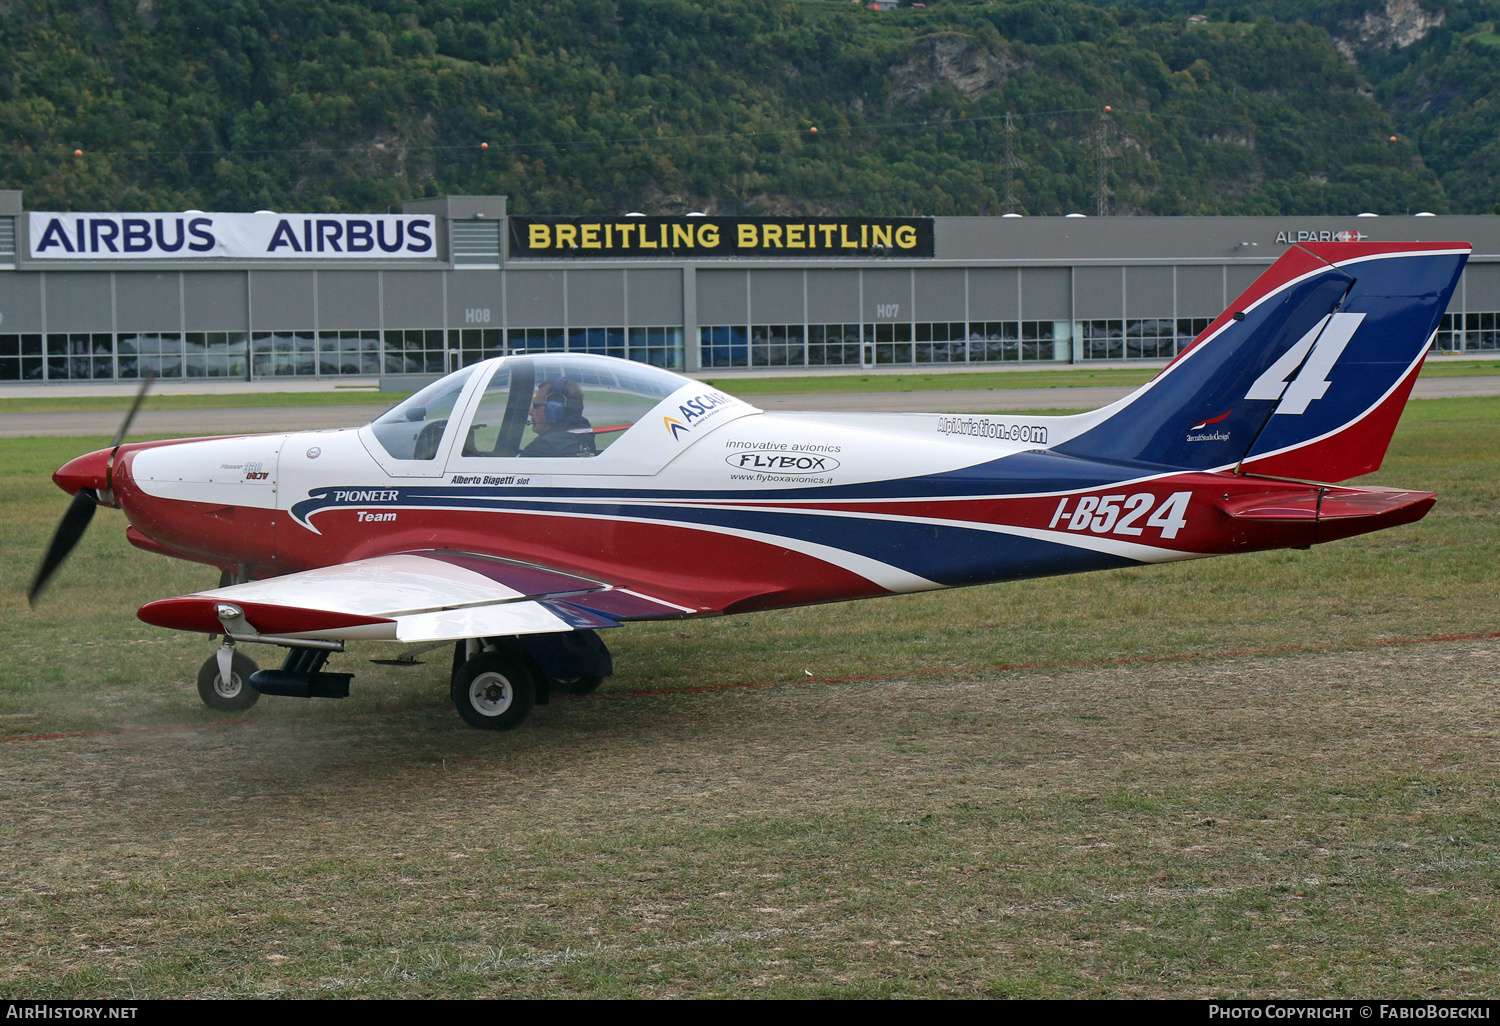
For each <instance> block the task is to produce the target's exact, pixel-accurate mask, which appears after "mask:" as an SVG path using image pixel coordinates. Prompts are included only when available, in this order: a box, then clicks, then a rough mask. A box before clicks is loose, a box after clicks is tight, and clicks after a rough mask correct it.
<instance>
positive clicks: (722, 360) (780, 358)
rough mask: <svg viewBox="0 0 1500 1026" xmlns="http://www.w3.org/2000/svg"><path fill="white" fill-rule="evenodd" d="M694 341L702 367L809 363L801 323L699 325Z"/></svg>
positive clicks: (778, 365) (801, 364) (781, 365)
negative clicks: (703, 326) (696, 344)
mask: <svg viewBox="0 0 1500 1026" xmlns="http://www.w3.org/2000/svg"><path fill="white" fill-rule="evenodd" d="M856 330H857V326H856ZM698 342H699V350H698V351H699V358H700V359H701V360H702V361H703V366H704V367H802V366H805V365H806V364H807V363H808V362H809V361H808V348H807V329H806V327H805V326H804V325H801V324H751V325H746V326H741V325H737V324H736V325H724V326H719V327H706V328H699V329H698ZM814 362H816V361H814ZM855 362H858V361H855Z"/></svg>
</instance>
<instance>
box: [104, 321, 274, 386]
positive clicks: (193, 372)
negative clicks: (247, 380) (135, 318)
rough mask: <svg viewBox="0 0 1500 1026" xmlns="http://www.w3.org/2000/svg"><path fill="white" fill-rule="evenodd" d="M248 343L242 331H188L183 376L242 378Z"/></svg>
mask: <svg viewBox="0 0 1500 1026" xmlns="http://www.w3.org/2000/svg"><path fill="white" fill-rule="evenodd" d="M248 342H249V336H248V335H246V334H245V333H244V332H243V331H190V332H188V333H187V334H186V335H184V336H183V350H184V353H185V357H184V361H183V365H184V369H185V370H186V372H187V377H190V378H240V379H244V377H245V372H246V370H247V369H248V368H247V367H246V364H247V363H248V362H249V347H248ZM123 351H124V343H123V342H122V343H121V352H122V353H123Z"/></svg>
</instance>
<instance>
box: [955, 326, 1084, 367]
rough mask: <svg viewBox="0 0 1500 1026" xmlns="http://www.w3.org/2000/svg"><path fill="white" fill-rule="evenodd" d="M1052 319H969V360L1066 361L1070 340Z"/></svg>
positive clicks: (971, 361)
mask: <svg viewBox="0 0 1500 1026" xmlns="http://www.w3.org/2000/svg"><path fill="white" fill-rule="evenodd" d="M1056 336H1057V331H1056V322H1053V321H970V322H969V341H968V346H967V347H966V348H967V353H968V359H969V362H970V363H976V362H989V363H993V362H997V361H999V362H1004V361H1007V360H1053V359H1057V360H1066V359H1067V358H1068V355H1069V352H1068V343H1067V342H1066V340H1065V339H1058V338H1057V337H1056Z"/></svg>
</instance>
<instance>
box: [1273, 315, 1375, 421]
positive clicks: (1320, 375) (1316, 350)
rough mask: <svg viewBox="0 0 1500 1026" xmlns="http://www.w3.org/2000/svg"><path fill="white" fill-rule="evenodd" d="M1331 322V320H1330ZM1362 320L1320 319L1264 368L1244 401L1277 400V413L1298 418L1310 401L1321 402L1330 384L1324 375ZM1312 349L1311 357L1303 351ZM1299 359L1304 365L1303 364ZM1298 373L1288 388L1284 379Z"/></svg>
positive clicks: (1344, 317) (1351, 317)
mask: <svg viewBox="0 0 1500 1026" xmlns="http://www.w3.org/2000/svg"><path fill="white" fill-rule="evenodd" d="M1330 318H1331V319H1330ZM1364 319H1365V315H1364V314H1362V313H1336V314H1332V315H1330V317H1324V318H1323V319H1322V320H1320V321H1319V322H1318V323H1317V324H1314V325H1313V326H1312V328H1311V329H1309V330H1308V332H1307V334H1306V335H1303V336H1302V337H1301V338H1300V339H1298V340H1297V344H1296V345H1294V346H1292V348H1290V349H1288V350H1287V351H1286V352H1285V353H1283V354H1282V356H1281V359H1279V360H1277V361H1276V362H1275V363H1273V364H1271V366H1270V367H1268V368H1266V372H1265V373H1264V374H1262V375H1261V376H1260V377H1258V378H1256V379H1255V384H1253V385H1251V386H1250V391H1248V392H1246V393H1245V398H1246V399H1280V400H1281V403H1280V405H1278V406H1277V407H1276V412H1277V413H1291V414H1301V413H1306V412H1307V406H1308V404H1309V403H1311V402H1312V401H1313V400H1314V399H1321V398H1323V395H1324V394H1325V393H1326V392H1327V391H1328V386H1329V385H1330V384H1332V382H1330V381H1329V380H1328V372H1329V371H1331V370H1332V369H1333V365H1334V364H1335V363H1337V362H1338V359H1339V357H1340V356H1342V355H1343V353H1344V347H1345V346H1347V345H1348V344H1349V340H1350V339H1351V338H1353V337H1354V332H1355V331H1357V330H1358V329H1359V324H1360V322H1361V321H1363V320H1364ZM1309 349H1312V355H1311V356H1308V353H1307V351H1308V350H1309ZM1303 357H1306V358H1307V362H1306V363H1303ZM1299 366H1300V367H1301V368H1302V371H1301V373H1299V374H1298V375H1297V377H1296V378H1295V379H1293V380H1292V381H1291V382H1290V384H1288V381H1287V379H1288V378H1290V377H1291V376H1292V373H1293V372H1294V371H1296V370H1297V368H1298V367H1299Z"/></svg>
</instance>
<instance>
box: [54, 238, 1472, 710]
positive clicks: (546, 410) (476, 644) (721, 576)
mask: <svg viewBox="0 0 1500 1026" xmlns="http://www.w3.org/2000/svg"><path fill="white" fill-rule="evenodd" d="M1468 253H1469V246H1468V245H1467V244H1463V243H1328V244H1311V245H1308V246H1306V247H1297V248H1294V249H1291V250H1288V251H1287V253H1286V254H1285V255H1284V256H1282V257H1281V259H1280V260H1278V261H1277V262H1276V263H1275V265H1274V266H1272V267H1271V268H1270V269H1269V270H1267V271H1266V273H1265V274H1263V275H1262V276H1261V277H1260V278H1259V279H1258V280H1257V281H1256V282H1255V284H1254V285H1252V286H1251V287H1250V288H1249V289H1248V290H1247V291H1246V292H1245V293H1244V295H1242V296H1240V297H1239V299H1238V300H1236V302H1235V303H1234V305H1233V306H1232V307H1231V308H1230V309H1229V310H1226V311H1225V312H1224V313H1223V314H1221V315H1220V316H1219V317H1218V318H1217V319H1216V320H1215V321H1214V322H1213V323H1212V324H1211V325H1210V326H1209V327H1208V329H1207V330H1205V331H1204V332H1203V334H1202V335H1200V336H1199V337H1198V338H1197V339H1196V340H1195V341H1194V343H1193V345H1192V346H1191V347H1190V348H1188V349H1187V350H1186V351H1184V353H1183V354H1182V355H1180V356H1179V357H1178V358H1177V359H1176V360H1175V361H1174V362H1173V363H1172V364H1171V365H1169V366H1168V367H1167V368H1166V369H1165V370H1163V371H1162V372H1161V373H1160V374H1159V375H1157V376H1156V378H1154V379H1153V380H1152V381H1151V382H1149V383H1148V384H1146V385H1144V386H1142V387H1141V388H1140V389H1138V390H1137V391H1136V392H1135V393H1133V394H1132V395H1130V396H1128V397H1126V398H1124V399H1121V400H1120V401H1119V402H1116V403H1113V404H1112V405H1109V406H1106V407H1104V408H1103V409H1100V410H1096V411H1094V412H1092V413H1084V414H1079V415H1076V416H1065V417H1043V416H1028V415H1017V416H1007V415H937V414H931V415H929V414H883V413H870V414H830V413H820V414H813V413H765V412H762V411H760V410H758V409H756V408H755V407H753V406H751V405H750V404H748V403H745V402H741V401H740V400H738V399H735V398H733V397H731V396H729V395H726V394H725V393H723V392H721V391H719V390H717V389H714V388H712V387H710V386H708V385H705V384H703V383H701V382H697V381H693V380H690V379H688V378H685V377H680V376H678V375H675V374H672V373H669V372H667V371H663V370H659V369H656V368H652V367H648V366H644V365H641V364H637V363H629V362H626V361H622V360H616V359H610V358H607V357H597V356H586V355H579V354H564V353H536V354H522V355H514V356H509V357H504V358H501V359H495V360H489V361H485V362H483V363H478V364H475V365H473V366H470V367H467V368H465V369H463V370H461V371H458V372H457V373H454V374H450V375H449V376H447V377H445V378H443V379H441V380H440V381H438V382H436V383H434V384H432V385H430V386H429V387H427V388H425V389H423V390H422V391H420V392H418V393H417V394H415V395H413V396H412V397H410V398H409V399H407V400H405V401H404V402H402V403H401V404H399V405H398V406H396V407H395V408H393V409H392V410H391V411H390V412H388V413H386V414H385V415H383V416H381V417H379V418H378V419H377V420H375V421H374V422H373V423H371V424H368V425H366V426H364V427H362V428H358V429H351V430H344V431H332V432H329V431H318V432H297V433H289V434H267V435H252V436H244V437H232V438H208V439H191V440H178V441H158V442H139V443H129V444H121V439H120V438H117V439H116V443H115V444H114V445H112V446H111V447H109V448H106V449H101V450H99V451H97V452H93V453H89V454H88V455H86V456H80V457H79V458H77V459H75V460H73V461H72V462H70V463H68V464H67V465H66V466H64V467H63V468H62V469H61V470H59V471H58V472H57V474H56V475H55V476H54V480H55V481H56V482H57V484H58V485H59V486H60V487H61V488H63V490H65V491H67V492H69V493H72V494H73V495H74V496H75V497H74V500H73V505H72V506H70V508H69V511H68V513H67V515H66V516H65V517H64V518H63V523H62V524H61V525H60V526H59V528H58V532H57V536H56V537H55V538H54V540H53V547H52V550H51V551H50V552H49V553H48V555H47V557H46V559H44V561H43V564H42V567H41V569H40V570H39V571H38V575H37V579H36V582H35V583H34V584H33V587H32V597H33V598H35V595H36V593H37V592H38V591H39V590H40V589H41V587H42V586H43V585H45V583H46V581H47V579H48V578H49V577H50V576H51V574H52V573H53V571H54V570H55V569H56V567H57V565H58V564H59V563H60V562H61V560H62V559H63V558H65V557H66V555H67V553H68V552H69V551H70V550H71V548H72V547H73V545H74V544H76V542H77V539H78V537H79V536H80V534H81V532H82V530H83V528H84V527H85V526H86V525H87V523H88V520H89V518H90V517H92V515H93V511H94V508H95V506H97V505H105V506H112V507H117V508H119V509H123V510H124V511H125V514H126V516H127V517H128V518H129V521H130V526H129V528H128V529H127V532H126V533H127V536H128V537H129V539H130V541H131V542H132V543H133V544H135V545H136V546H138V547H140V548H143V549H146V550H147V551H150V552H156V553H161V554H163V555H168V556H175V557H178V558H181V559H188V560H195V561H197V562H201V563H207V564H211V565H213V566H216V567H219V568H220V569H221V571H222V573H223V576H222V578H221V586H220V587H218V588H216V589H213V590H211V591H204V592H199V593H197V594H192V595H185V596H182V597H179V598H169V599H164V600H162V601H158V602H152V603H150V604H149V605H147V606H145V607H144V608H142V609H141V610H140V614H139V615H140V617H141V619H143V620H145V621H146V622H147V623H151V624H155V625H158V626H161V627H170V628H176V629H178V630H186V631H198V632H205V633H209V634H214V635H221V636H222V637H223V643H222V645H221V647H220V648H219V650H218V652H217V654H216V655H214V656H212V657H210V658H209V659H208V661H207V662H206V663H205V664H204V666H203V670H202V672H201V673H200V675H199V692H200V694H201V696H202V698H203V700H204V701H205V702H206V703H208V704H209V705H210V706H213V707H215V708H220V709H243V708H247V707H248V706H250V705H251V704H253V703H254V702H255V701H256V699H257V698H258V697H259V696H260V695H261V694H276V695H295V696H325V697H341V696H344V695H347V694H348V688H349V683H348V682H349V678H350V676H351V675H349V674H341V673H330V672H325V671H324V670H323V665H324V663H325V661H326V660H327V658H328V654H329V653H330V652H332V651H342V650H343V647H344V645H345V644H346V643H347V642H357V641H396V642H406V643H410V644H412V645H417V646H426V647H427V648H429V649H430V648H435V647H437V646H439V645H443V646H446V645H448V644H453V645H454V664H453V667H454V668H453V675H452V682H451V688H452V696H453V700H454V703H455V705H456V706H457V708H458V712H459V714H460V715H461V716H462V717H463V719H464V720H465V721H467V722H468V723H470V724H472V725H474V726H476V727H483V728H491V729H506V728H511V727H515V726H517V725H518V724H519V723H520V722H521V721H522V720H523V719H525V718H526V716H527V715H528V713H529V712H530V711H531V708H532V705H533V704H534V703H536V702H544V701H546V700H547V698H548V696H549V695H550V694H551V693H554V692H558V691H562V690H570V691H575V692H577V691H583V690H588V689H590V688H592V687H595V686H597V685H598V683H599V680H600V679H601V678H603V677H605V676H607V675H608V674H609V673H610V672H611V669H612V667H611V662H610V656H609V653H608V650H607V649H606V647H605V646H604V644H603V642H602V641H601V640H600V637H599V633H598V632H599V631H601V630H603V629H606V628H614V627H618V626H620V625H621V624H623V623H628V622H630V621H633V620H655V619H667V618H678V617H698V616H718V615H722V614H726V613H744V612H750V611H753V610H760V609H777V608H782V607H788V606H799V605H807V604H811V603H820V602H838V601H844V600H848V599H860V598H873V597H875V596H879V595H891V594H900V593H904V592H917V591H926V590H930V589H937V588H954V587H959V586H962V585H969V584H984V583H988V582H993V581H1007V580H1017V579H1021V578H1028V577H1043V576H1047V575H1051V574H1066V573H1076V572H1079V571H1083V570H1100V569H1106V568H1110V567H1123V566H1136V565H1139V564H1142V563H1162V562H1166V561H1169V560H1178V559H1195V558H1198V557H1201V556H1213V555H1225V554H1229V553H1235V552H1253V551H1258V550H1263V549H1277V548H1305V547H1307V546H1309V545H1313V544H1316V543H1319V542H1326V541H1333V540H1335V539H1338V538H1345V537H1349V536H1351V535H1355V534H1361V533H1365V532H1368V531H1375V530H1379V529H1381V528H1386V527H1392V526H1395V525H1398V524H1405V523H1410V522H1412V521H1415V520H1418V519H1420V518H1421V517H1422V516H1423V515H1425V514H1426V512H1427V510H1428V509H1430V508H1431V507H1432V504H1433V502H1434V498H1435V497H1434V496H1433V495H1432V494H1431V493H1429V492H1415V491H1401V490H1396V489H1391V488H1374V487H1340V486H1338V485H1336V484H1334V483H1332V482H1339V481H1345V480H1348V479H1350V478H1353V477H1357V476H1358V475H1361V474H1365V473H1368V472H1370V471H1373V470H1375V469H1376V468H1377V467H1379V465H1380V463H1381V460H1382V458H1383V457H1384V454H1385V450H1386V447H1387V445H1388V443H1389V441H1390V438H1391V434H1392V432H1393V431H1394V429H1395V426H1396V422H1397V419H1398V418H1399V416H1400V414H1401V410H1402V408H1403V406H1404V405H1405V403H1406V400H1407V397H1408V395H1409V394H1410V392H1411V388H1412V384H1413V382H1414V381H1415V379H1416V376H1417V373H1418V371H1419V369H1420V367H1421V365H1422V360H1423V357H1424V355H1425V353H1426V351H1427V348H1428V346H1429V345H1430V343H1431V340H1432V338H1433V335H1434V332H1435V331H1436V329H1437V325H1438V321H1439V318H1440V317H1441V316H1442V314H1443V312H1444V310H1445V309H1446V308H1447V305H1448V301H1449V298H1450V297H1451V295H1452V293H1453V290H1454V287H1455V285H1456V283H1457V281H1458V278H1459V274H1460V273H1461V271H1462V269H1463V266H1464V262H1465V260H1466V259H1467V257H1468ZM128 421H129V418H128V417H127V424H128ZM124 431H125V428H124V427H123V426H122V428H121V436H122V437H123V434H124ZM1313 482H1317V483H1313ZM249 642H255V643H262V644H270V645H278V646H282V647H283V648H285V649H287V652H288V654H287V656H286V660H285V663H284V664H283V666H282V667H281V668H280V669H279V670H259V671H257V669H256V667H255V665H254V663H253V662H251V661H250V660H249V659H248V658H247V657H246V656H244V655H242V654H241V653H239V651H238V649H237V645H239V644H242V643H249Z"/></svg>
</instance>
